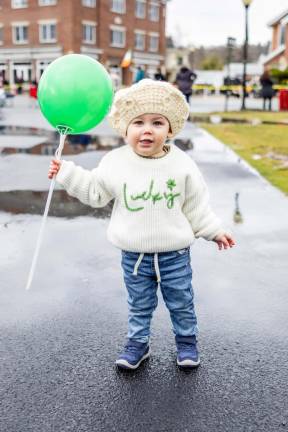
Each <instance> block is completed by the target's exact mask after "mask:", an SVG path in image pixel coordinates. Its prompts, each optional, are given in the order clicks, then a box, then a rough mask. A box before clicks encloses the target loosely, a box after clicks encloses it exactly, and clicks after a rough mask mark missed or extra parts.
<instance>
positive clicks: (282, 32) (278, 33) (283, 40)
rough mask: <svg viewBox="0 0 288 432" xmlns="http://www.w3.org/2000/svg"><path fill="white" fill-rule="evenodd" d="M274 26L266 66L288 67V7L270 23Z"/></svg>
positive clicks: (265, 61)
mask: <svg viewBox="0 0 288 432" xmlns="http://www.w3.org/2000/svg"><path fill="white" fill-rule="evenodd" d="M268 25H269V26H270V27H271V28H272V41H271V48H270V52H269V54H268V55H267V57H266V58H265V60H264V64H265V66H266V67H276V68H279V69H285V68H287V67H288V9H287V10H286V11H284V12H283V13H282V14H280V15H278V16H277V17H276V18H274V19H273V20H271V21H270V22H269V24H268Z"/></svg>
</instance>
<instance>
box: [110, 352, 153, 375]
mask: <svg viewBox="0 0 288 432" xmlns="http://www.w3.org/2000/svg"><path fill="white" fill-rule="evenodd" d="M150 354H151V350H150V348H149V351H148V352H147V353H146V354H145V355H144V356H143V357H142V358H141V360H139V362H138V363H136V364H135V365H131V364H130V363H128V361H127V360H122V359H120V360H116V365H117V366H118V367H119V368H120V369H131V370H135V369H137V368H138V367H139V366H140V364H141V363H142V362H143V360H146V359H147V358H148V357H149V356H150Z"/></svg>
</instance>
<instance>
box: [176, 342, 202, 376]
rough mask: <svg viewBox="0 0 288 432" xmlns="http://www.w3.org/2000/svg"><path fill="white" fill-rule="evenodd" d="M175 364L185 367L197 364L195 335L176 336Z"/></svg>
mask: <svg viewBox="0 0 288 432" xmlns="http://www.w3.org/2000/svg"><path fill="white" fill-rule="evenodd" d="M175 340H176V346H177V365H178V366H181V367H185V368H194V367H197V366H199V364H200V357H199V353H198V350H197V341H196V337H195V336H176V337H175Z"/></svg>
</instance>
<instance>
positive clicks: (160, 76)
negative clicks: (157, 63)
mask: <svg viewBox="0 0 288 432" xmlns="http://www.w3.org/2000/svg"><path fill="white" fill-rule="evenodd" d="M154 79H155V80H156V81H167V80H166V77H165V76H164V75H163V74H162V72H161V68H160V67H158V68H157V72H156V73H155V75H154Z"/></svg>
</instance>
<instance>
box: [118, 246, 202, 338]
mask: <svg viewBox="0 0 288 432" xmlns="http://www.w3.org/2000/svg"><path fill="white" fill-rule="evenodd" d="M139 255H140V254H139V253H136V252H128V251H122V261H121V264H122V268H123V271H124V281H125V284H126V288H127V291H128V308H129V318H128V335H127V337H128V338H129V339H133V340H136V341H138V342H148V341H149V336H150V323H151V318H152V314H153V312H154V310H155V309H156V307H157V304H158V298H157V288H158V282H157V276H160V278H161V280H160V281H159V284H160V288H161V292H162V296H163V299H164V302H165V304H166V306H167V308H168V310H169V312H170V317H171V321H172V326H173V332H174V334H175V336H193V335H195V336H197V335H198V327H197V318H196V314H195V309H194V302H193V297H194V294H193V288H192V283H191V281H192V268H191V264H190V248H189V247H187V248H185V249H181V250H178V251H173V252H161V253H158V254H157V256H158V260H156V262H155V254H153V253H147V254H146V253H145V254H144V256H143V258H142V260H141V262H140V265H139V267H138V270H137V271H136V272H137V274H135V266H136V267H137V262H139ZM140 259H141V257H140ZM157 264H158V265H157ZM157 267H158V269H157ZM133 273H134V274H133Z"/></svg>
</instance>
